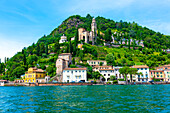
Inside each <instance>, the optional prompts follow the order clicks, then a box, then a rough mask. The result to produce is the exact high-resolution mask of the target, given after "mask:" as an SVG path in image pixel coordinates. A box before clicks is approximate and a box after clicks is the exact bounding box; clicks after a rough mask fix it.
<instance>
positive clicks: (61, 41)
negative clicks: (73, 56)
mask: <svg viewBox="0 0 170 113" xmlns="http://www.w3.org/2000/svg"><path fill="white" fill-rule="evenodd" d="M64 42H67V37H66V36H64V34H63V36H61V38H60V41H59V43H64Z"/></svg>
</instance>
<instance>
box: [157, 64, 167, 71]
mask: <svg viewBox="0 0 170 113" xmlns="http://www.w3.org/2000/svg"><path fill="white" fill-rule="evenodd" d="M166 69H170V64H168V65H164V66H160V67H157V68H156V70H166Z"/></svg>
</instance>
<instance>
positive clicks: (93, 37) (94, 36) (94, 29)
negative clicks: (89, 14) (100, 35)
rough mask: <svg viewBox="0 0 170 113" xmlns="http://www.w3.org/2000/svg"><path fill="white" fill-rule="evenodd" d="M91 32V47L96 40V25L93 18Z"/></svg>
mask: <svg viewBox="0 0 170 113" xmlns="http://www.w3.org/2000/svg"><path fill="white" fill-rule="evenodd" d="M91 30H92V45H94V44H95V43H96V40H97V24H96V20H95V18H93V20H92V23H91Z"/></svg>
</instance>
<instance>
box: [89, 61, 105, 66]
mask: <svg viewBox="0 0 170 113" xmlns="http://www.w3.org/2000/svg"><path fill="white" fill-rule="evenodd" d="M87 63H88V64H89V65H90V66H99V65H100V64H101V63H102V65H107V62H106V61H105V60H87Z"/></svg>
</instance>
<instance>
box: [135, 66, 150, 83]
mask: <svg viewBox="0 0 170 113" xmlns="http://www.w3.org/2000/svg"><path fill="white" fill-rule="evenodd" d="M132 68H136V69H138V73H140V72H141V73H142V75H140V74H138V75H136V82H148V81H149V80H150V79H149V67H148V66H147V65H135V66H132Z"/></svg>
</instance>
